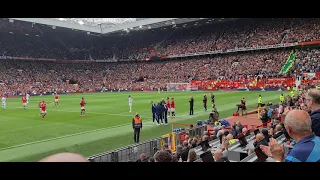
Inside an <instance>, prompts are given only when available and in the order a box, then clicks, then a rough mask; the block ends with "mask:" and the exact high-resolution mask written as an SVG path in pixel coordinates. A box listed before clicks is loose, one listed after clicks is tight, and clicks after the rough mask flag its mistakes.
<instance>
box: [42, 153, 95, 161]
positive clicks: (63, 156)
mask: <svg viewBox="0 0 320 180" xmlns="http://www.w3.org/2000/svg"><path fill="white" fill-rule="evenodd" d="M39 162H89V161H88V160H87V158H85V157H84V156H82V155H80V154H74V153H58V154H53V155H50V156H48V157H45V158H43V159H41V160H40V161H39Z"/></svg>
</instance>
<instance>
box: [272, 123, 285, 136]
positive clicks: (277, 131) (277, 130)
mask: <svg viewBox="0 0 320 180" xmlns="http://www.w3.org/2000/svg"><path fill="white" fill-rule="evenodd" d="M281 135H283V130H282V126H281V125H280V124H278V125H277V126H276V129H275V132H274V135H273V136H272V137H273V138H274V139H277V138H278V137H280V136H281Z"/></svg>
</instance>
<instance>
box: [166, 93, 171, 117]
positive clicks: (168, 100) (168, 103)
mask: <svg viewBox="0 0 320 180" xmlns="http://www.w3.org/2000/svg"><path fill="white" fill-rule="evenodd" d="M167 106H168V117H170V112H171V105H170V99H169V97H167Z"/></svg>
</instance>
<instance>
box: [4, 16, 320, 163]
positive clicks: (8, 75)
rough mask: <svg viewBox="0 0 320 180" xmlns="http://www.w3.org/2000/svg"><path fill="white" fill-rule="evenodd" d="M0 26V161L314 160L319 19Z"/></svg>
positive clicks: (319, 128)
mask: <svg viewBox="0 0 320 180" xmlns="http://www.w3.org/2000/svg"><path fill="white" fill-rule="evenodd" d="M0 27H1V28H0V35H1V39H0V51H1V56H0V95H1V102H2V108H1V110H0V129H1V131H0V134H1V135H0V138H1V141H0V161H1V162H38V161H42V162H53V161H59V160H57V159H59V158H61V156H62V155H63V157H64V160H63V161H70V162H73V161H79V159H78V160H75V159H73V158H75V157H76V156H77V157H78V158H79V157H81V158H82V161H83V162H319V161H320V150H319V147H320V139H319V137H318V136H320V49H319V44H320V19H319V18H309V19H307V18H301V19H299V18H277V19H258V18H256V19H254V18H2V19H0ZM279 154H280V155H279Z"/></svg>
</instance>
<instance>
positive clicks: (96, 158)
mask: <svg viewBox="0 0 320 180" xmlns="http://www.w3.org/2000/svg"><path fill="white" fill-rule="evenodd" d="M206 130H207V127H206V126H199V127H196V128H193V129H189V130H188V131H189V136H201V135H202V134H203V131H206ZM185 134H186V132H179V133H176V140H175V143H176V146H177V145H181V144H182V143H183V141H181V140H182V139H181V138H180V136H181V135H185ZM161 139H162V138H161V137H159V138H155V139H152V140H148V141H144V142H141V143H138V144H132V145H129V146H126V147H123V148H120V149H116V150H113V151H109V152H105V153H101V154H97V155H93V156H90V157H89V158H88V160H89V161H90V162H128V161H136V160H138V159H139V158H140V154H141V153H145V154H146V155H147V156H148V157H151V156H153V155H154V154H155V152H156V151H157V150H158V149H161Z"/></svg>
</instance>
